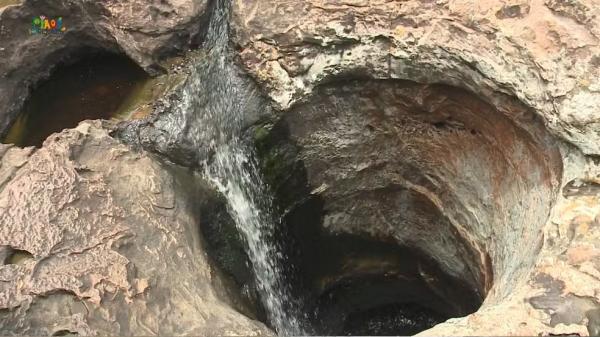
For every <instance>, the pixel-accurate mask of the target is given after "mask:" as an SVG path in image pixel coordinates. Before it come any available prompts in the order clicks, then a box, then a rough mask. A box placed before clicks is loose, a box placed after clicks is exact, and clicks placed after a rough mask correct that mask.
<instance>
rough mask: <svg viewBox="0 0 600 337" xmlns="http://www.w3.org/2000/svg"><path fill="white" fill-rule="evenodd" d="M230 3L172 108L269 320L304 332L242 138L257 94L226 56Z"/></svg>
mask: <svg viewBox="0 0 600 337" xmlns="http://www.w3.org/2000/svg"><path fill="white" fill-rule="evenodd" d="M228 6H229V5H228V3H227V2H226V0H219V1H218V2H217V5H216V9H215V13H214V15H213V17H212V19H211V23H210V26H209V29H208V33H207V39H206V41H207V42H206V46H207V48H208V49H209V50H210V52H209V54H208V57H207V58H206V60H205V62H201V64H199V65H198V66H197V67H196V68H195V69H194V70H193V73H192V75H191V76H190V77H189V78H188V80H187V82H186V85H185V88H184V90H183V95H182V99H181V101H180V103H179V104H178V106H177V107H176V108H177V109H179V112H180V113H182V114H183V115H185V119H184V120H186V121H190V120H191V121H193V123H189V124H188V125H187V126H186V127H185V128H184V132H186V133H187V134H188V138H191V139H193V142H194V146H195V147H196V148H197V149H198V154H199V155H198V157H199V158H200V160H201V163H200V164H201V167H202V168H203V174H204V177H205V178H206V180H207V181H209V182H210V183H212V185H213V186H214V187H215V188H216V189H217V190H218V191H219V192H221V193H222V194H223V195H224V196H225V198H226V200H227V203H228V211H229V213H230V215H231V217H232V218H233V219H234V221H235V223H236V226H237V228H238V230H239V232H240V233H241V235H242V237H243V239H244V241H245V242H246V244H247V254H248V257H249V259H250V261H251V263H252V268H253V270H254V274H255V277H256V285H257V287H258V291H259V293H260V296H261V300H262V303H263V305H264V307H265V309H266V311H267V314H268V316H269V320H270V322H271V325H272V326H273V327H274V328H275V329H276V330H277V332H278V333H279V334H281V335H305V334H306V333H304V331H303V329H302V327H301V325H302V324H301V323H300V320H299V319H298V317H300V314H299V309H298V308H297V307H296V306H295V304H294V303H295V301H294V300H293V299H291V296H290V291H289V288H288V286H287V283H286V282H285V281H284V279H285V278H284V275H283V268H282V265H283V263H284V256H283V254H282V250H281V246H280V243H278V242H277V241H276V239H275V238H274V231H275V230H276V226H278V225H279V221H278V218H277V217H276V216H275V214H274V212H273V201H272V198H271V196H270V194H269V191H268V188H267V187H266V186H265V185H264V183H263V181H262V179H261V176H260V174H259V170H258V165H257V163H256V162H255V155H254V150H253V148H252V147H251V146H250V145H248V144H247V143H246V142H245V141H244V140H243V139H242V138H241V132H242V126H243V124H244V119H245V118H246V114H247V113H248V110H249V105H251V104H255V102H256V101H257V100H256V95H257V94H256V93H255V92H248V90H246V89H245V88H244V86H243V85H241V84H243V82H242V81H240V80H239V78H240V77H239V76H240V75H239V73H237V71H236V69H235V68H234V67H233V66H232V65H231V62H230V60H228V59H227V43H228V34H227V31H228V26H227V23H228ZM253 108H254V109H255V108H256V107H255V106H254V107H253ZM190 135H191V136H192V137H189V136H190Z"/></svg>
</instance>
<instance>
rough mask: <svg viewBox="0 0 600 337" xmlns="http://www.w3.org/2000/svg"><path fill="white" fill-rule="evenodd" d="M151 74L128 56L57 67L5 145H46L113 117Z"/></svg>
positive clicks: (94, 57) (101, 55) (99, 56)
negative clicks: (47, 141)
mask: <svg viewBox="0 0 600 337" xmlns="http://www.w3.org/2000/svg"><path fill="white" fill-rule="evenodd" d="M145 79H147V74H146V73H145V72H144V70H143V69H141V68H140V67H139V66H138V65H137V64H135V63H134V62H133V61H132V60H130V59H129V58H127V57H126V56H123V55H117V54H111V53H105V52H95V53H91V54H87V55H85V56H82V57H80V58H79V60H78V61H76V62H75V63H71V64H61V65H58V66H57V67H56V69H55V70H54V71H53V72H52V74H51V75H50V77H49V78H48V79H46V80H44V81H43V82H42V83H40V84H39V85H38V86H37V87H36V88H34V89H33V90H32V92H31V94H30V96H29V98H28V99H27V100H26V102H25V104H24V106H23V109H22V111H21V114H20V115H19V117H18V118H17V120H16V121H15V122H14V123H13V125H12V127H11V129H10V130H9V131H8V134H7V136H6V137H5V139H4V140H3V142H4V143H14V144H16V145H18V146H38V147H39V146H41V144H42V143H43V141H44V140H45V139H46V138H47V137H48V136H49V135H50V134H52V133H55V132H59V131H61V130H63V129H65V128H72V127H75V126H77V124H78V123H79V122H80V121H83V120H86V119H109V118H111V117H113V116H114V115H115V114H116V113H117V112H118V109H119V107H120V106H121V105H122V104H123V103H124V101H125V99H126V98H127V97H128V96H129V95H130V94H131V92H132V90H133V89H134V88H135V86H136V84H139V83H141V82H142V81H144V80H145Z"/></svg>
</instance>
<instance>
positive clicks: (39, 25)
mask: <svg viewBox="0 0 600 337" xmlns="http://www.w3.org/2000/svg"><path fill="white" fill-rule="evenodd" d="M66 30H67V29H66V28H65V26H64V23H63V18H62V17H61V16H59V17H57V18H49V17H46V16H44V15H40V16H38V17H35V18H33V20H32V21H31V31H30V32H31V34H56V33H64V32H65V31H66Z"/></svg>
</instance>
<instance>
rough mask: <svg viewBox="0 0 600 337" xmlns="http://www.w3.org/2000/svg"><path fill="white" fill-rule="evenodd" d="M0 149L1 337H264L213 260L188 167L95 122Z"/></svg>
mask: <svg viewBox="0 0 600 337" xmlns="http://www.w3.org/2000/svg"><path fill="white" fill-rule="evenodd" d="M0 153H1V154H2V157H1V159H2V160H1V162H0V177H1V178H0V179H1V180H0V247H1V248H0V256H2V257H3V260H2V261H0V262H2V265H0V279H1V282H0V308H1V309H2V310H1V315H0V322H1V323H0V326H1V328H0V331H1V333H2V334H25V335H51V334H64V333H67V332H72V333H78V334H80V335H95V334H101V335H158V334H160V335H183V334H192V335H213V334H214V335H244V336H245V335H263V334H269V330H268V329H267V328H266V327H265V326H264V325H263V324H262V323H259V322H257V321H254V320H252V319H249V318H248V317H246V316H244V315H242V314H240V313H239V312H238V311H236V310H235V309H233V307H239V303H238V302H236V301H237V299H236V295H235V294H233V293H229V292H228V291H227V289H226V287H224V286H223V282H224V281H223V279H222V278H221V277H220V272H219V271H218V270H216V269H214V268H211V266H210V265H209V262H208V260H207V259H208V258H207V257H206V254H205V252H204V245H205V243H203V242H202V240H203V239H202V238H201V236H200V235H199V230H198V209H197V204H192V203H195V202H198V199H197V198H196V197H198V198H201V197H202V193H198V189H197V188H195V187H194V186H195V183H194V178H193V177H192V176H190V175H189V173H188V172H187V171H186V170H183V169H177V168H172V169H168V168H167V167H166V166H164V165H163V164H160V163H159V162H158V161H157V160H156V159H154V158H153V157H151V156H149V155H148V154H145V153H134V152H131V151H130V150H129V149H128V148H127V147H126V146H124V145H122V144H120V143H119V142H118V141H116V140H115V139H113V138H111V137H110V136H109V135H108V130H107V129H105V128H103V127H102V125H101V123H100V122H92V123H90V122H84V123H81V124H80V125H79V126H78V127H77V128H76V129H72V130H67V131H64V132H62V133H59V134H55V135H53V136H51V137H49V138H48V139H47V140H46V142H45V144H44V147H43V148H41V149H39V150H37V151H35V152H33V150H32V149H31V148H28V149H19V148H15V147H12V146H10V145H0ZM194 205H196V206H194ZM236 303H237V304H236Z"/></svg>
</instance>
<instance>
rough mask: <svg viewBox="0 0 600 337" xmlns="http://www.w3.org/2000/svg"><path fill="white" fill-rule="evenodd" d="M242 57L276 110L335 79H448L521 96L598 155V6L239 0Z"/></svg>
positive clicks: (586, 2)
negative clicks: (322, 83) (354, 77)
mask: <svg viewBox="0 0 600 337" xmlns="http://www.w3.org/2000/svg"><path fill="white" fill-rule="evenodd" d="M233 3H234V5H233V8H234V18H235V19H234V22H233V31H234V32H235V39H234V40H235V43H236V44H237V48H238V49H239V50H240V52H239V55H240V59H241V62H242V63H243V65H244V66H245V67H246V68H247V69H248V70H249V72H250V73H251V74H252V75H253V76H254V77H255V78H256V80H257V81H259V82H260V83H262V84H263V85H264V87H265V88H266V90H267V91H268V92H269V93H270V95H271V97H272V98H273V99H274V101H275V102H276V103H277V104H278V106H279V107H281V108H287V107H289V106H291V105H292V104H293V103H294V102H296V101H298V100H300V99H302V98H303V97H305V96H306V95H307V94H308V93H310V92H311V91H312V90H313V89H314V87H315V85H317V84H319V83H321V82H324V81H327V80H330V79H331V78H333V77H336V76H345V75H348V76H367V77H370V78H397V79H407V80H413V81H417V82H421V83H445V84H450V85H454V86H458V87H462V88H466V89H469V90H470V91H472V92H475V93H477V94H479V95H481V96H483V97H486V99H488V100H493V98H491V96H493V95H492V93H493V92H502V93H506V94H509V95H511V96H515V97H517V98H518V99H519V100H521V101H523V102H524V103H525V104H527V105H529V106H531V107H532V108H534V109H535V110H536V112H537V113H538V114H540V115H541V116H543V118H544V120H545V122H546V123H547V124H548V127H549V128H550V129H551V130H552V131H553V132H555V134H557V135H559V136H560V137H562V138H564V139H567V140H569V141H570V142H572V143H573V144H575V145H577V146H578V147H579V148H580V149H581V150H582V151H584V152H585V153H587V154H596V155H598V154H600V133H599V132H598V130H599V129H600V124H599V121H598V106H599V105H600V61H599V60H600V46H599V39H600V20H599V19H598V18H599V17H600V4H599V3H598V2H597V1H593V0H576V1H568V2H567V1H543V0H523V1H491V0H490V1H475V0H472V1H471V0H442V1H383V0H382V1H379V0H358V1H324V0H306V1H295V2H289V1H279V0H268V1H262V0H261V1H247V0H235V1H234V2H233Z"/></svg>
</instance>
